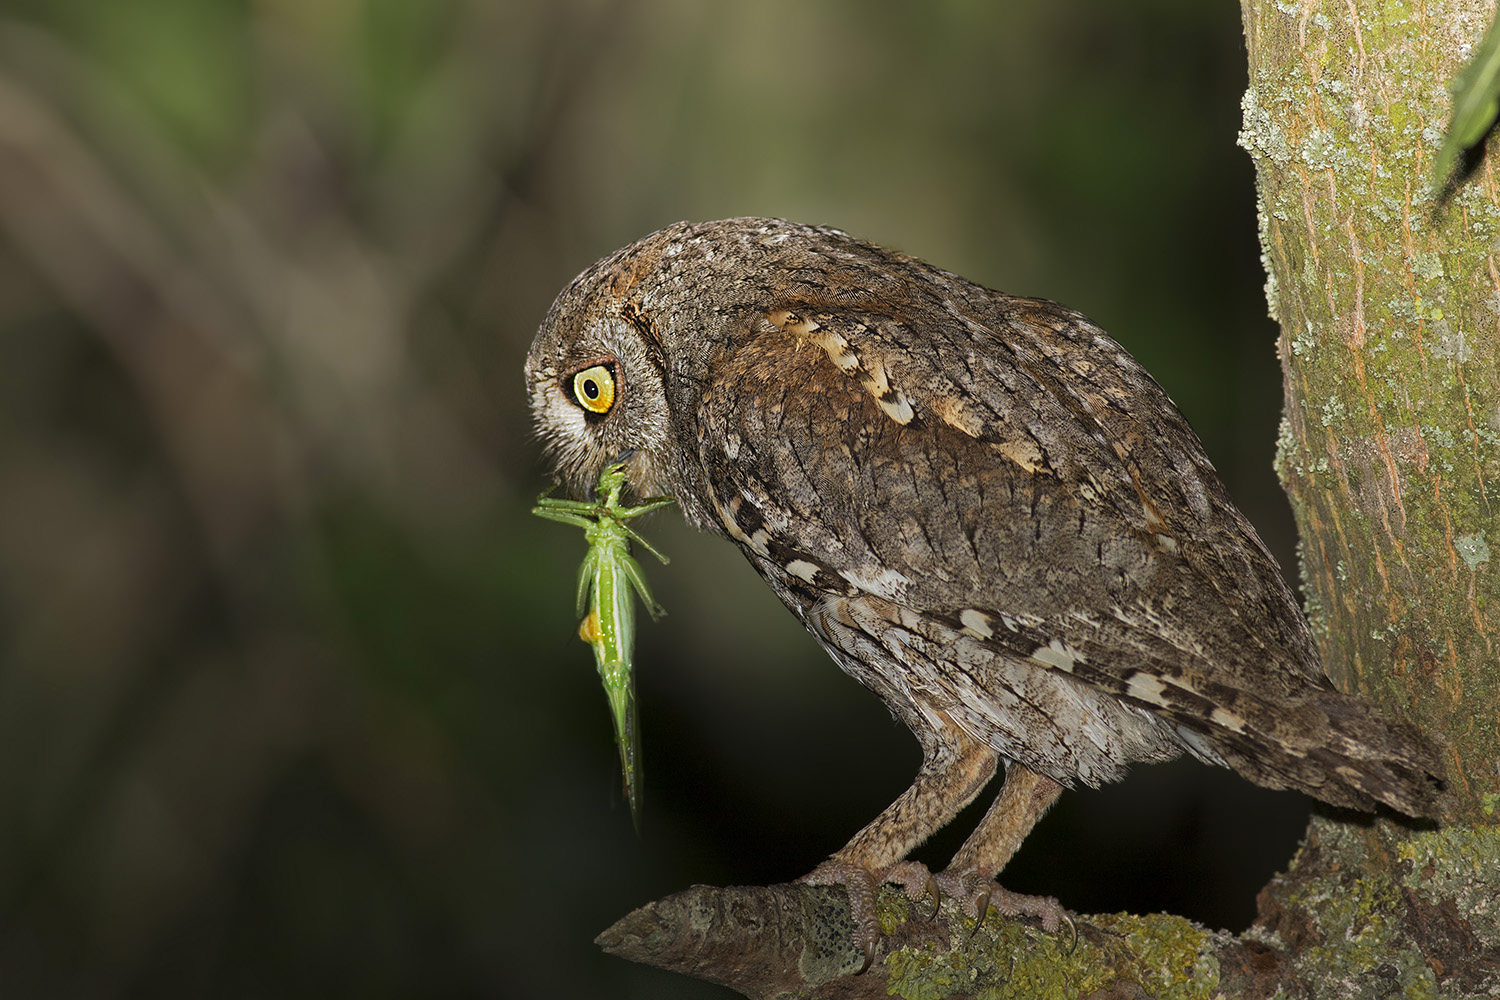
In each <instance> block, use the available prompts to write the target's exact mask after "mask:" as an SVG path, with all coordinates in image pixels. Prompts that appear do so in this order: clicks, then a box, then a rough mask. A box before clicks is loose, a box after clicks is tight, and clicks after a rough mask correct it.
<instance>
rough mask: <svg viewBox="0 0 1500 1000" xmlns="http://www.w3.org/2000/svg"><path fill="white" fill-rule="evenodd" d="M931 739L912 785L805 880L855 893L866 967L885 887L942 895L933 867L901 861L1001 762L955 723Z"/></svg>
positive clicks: (856, 920)
mask: <svg viewBox="0 0 1500 1000" xmlns="http://www.w3.org/2000/svg"><path fill="white" fill-rule="evenodd" d="M945 721H946V720H945ZM924 742H926V747H925V750H926V755H925V757H924V759H923V761H922V768H921V770H919V771H918V772H917V777H916V780H914V781H913V782H912V784H911V787H910V788H908V789H907V790H906V791H904V792H902V793H901V795H900V796H898V797H897V799H896V801H894V802H892V803H891V804H890V805H889V806H887V807H886V809H885V811H884V812H882V813H881V814H880V815H879V816H877V817H875V819H874V820H872V821H871V822H870V823H869V825H867V826H866V827H865V828H864V829H863V830H860V831H859V832H858V833H856V834H855V835H854V838H853V839H852V840H850V841H849V843H847V844H845V845H844V847H843V848H842V849H841V850H839V851H838V852H837V853H835V854H834V855H833V856H832V857H831V858H829V859H828V860H827V861H825V862H823V863H822V864H821V865H819V866H818V867H817V868H815V869H813V870H812V872H810V873H809V874H807V875H806V876H804V877H803V878H802V879H801V880H800V881H802V882H806V883H808V884H810V885H841V886H844V887H845V888H846V889H847V890H848V892H849V908H850V915H851V916H852V917H853V918H854V923H855V926H856V927H857V928H858V930H857V932H856V934H855V944H856V945H859V946H862V947H863V949H864V952H865V964H864V965H863V966H862V967H861V968H860V972H863V971H864V970H865V969H867V968H869V967H870V963H871V962H872V961H873V960H874V957H875V945H876V943H877V941H878V940H879V937H880V927H879V924H878V923H877V922H876V919H875V896H876V894H877V893H878V892H879V890H880V886H881V885H882V884H883V883H885V882H899V883H900V884H901V885H902V886H903V887H904V888H905V889H906V894H907V895H908V896H909V897H911V898H912V899H914V900H915V899H919V898H921V897H922V895H923V894H925V893H927V892H931V893H932V895H933V897H934V898H936V897H937V893H938V886H937V884H936V883H935V882H933V877H932V875H931V874H930V873H929V872H928V871H927V868H926V866H924V865H922V864H921V863H919V862H916V861H903V860H902V859H903V858H905V857H906V855H907V853H908V852H910V851H911V850H912V849H913V848H915V847H916V846H917V845H919V844H921V843H922V842H923V841H924V840H926V839H927V838H928V837H930V836H932V834H934V833H936V832H937V831H938V830H940V829H942V827H943V826H944V824H946V823H947V822H948V821H949V820H951V819H953V817H954V816H956V815H958V813H959V811H960V810H961V809H963V807H964V806H966V805H968V804H969V803H970V802H972V801H973V800H974V797H975V796H976V795H978V794H979V793H980V791H982V790H983V788H984V786H985V785H986V784H987V783H988V782H989V780H990V779H991V778H993V777H994V776H995V770H996V768H997V767H998V765H999V757H998V756H997V755H996V753H995V751H994V750H992V749H991V748H990V747H988V746H985V745H984V744H981V743H976V742H975V741H973V740H971V739H969V738H968V737H967V736H965V735H964V734H963V733H962V732H961V731H960V730H959V729H958V727H957V726H952V725H950V726H949V727H947V728H946V729H945V731H943V732H942V733H941V735H940V736H939V735H938V734H937V733H936V732H933V733H932V734H931V736H930V738H929V739H928V740H927V741H924Z"/></svg>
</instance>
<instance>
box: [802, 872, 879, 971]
mask: <svg viewBox="0 0 1500 1000" xmlns="http://www.w3.org/2000/svg"><path fill="white" fill-rule="evenodd" d="M882 874H883V873H880V872H872V871H870V869H868V868H862V867H860V866H859V865H855V864H850V863H849V862H847V861H837V860H834V859H829V860H828V861H825V862H823V863H822V864H820V865H819V866H818V867H816V868H814V869H813V870H812V871H810V872H808V873H807V874H806V875H804V876H802V877H801V878H800V879H798V880H797V881H799V882H801V883H803V884H805V885H841V886H843V887H844V890H845V891H846V892H847V893H848V894H849V916H850V918H851V919H853V921H854V947H855V948H857V949H860V950H862V951H863V952H864V953H865V961H864V964H863V965H861V966H860V967H859V971H857V972H856V973H855V975H856V976H858V975H862V974H864V973H865V972H866V971H867V970H868V969H869V968H870V966H871V965H873V964H874V963H875V948H876V945H877V944H878V943H879V941H880V921H879V920H878V919H877V918H876V916H875V896H876V894H877V893H879V892H880V885H881V882H882V881H883V880H882V878H881V875H882Z"/></svg>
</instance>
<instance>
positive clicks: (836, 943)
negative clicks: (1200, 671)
mask: <svg viewBox="0 0 1500 1000" xmlns="http://www.w3.org/2000/svg"><path fill="white" fill-rule="evenodd" d="M1357 8H1362V9H1357ZM1493 12H1494V9H1493V4H1492V3H1491V2H1488V0H1363V2H1361V3H1358V4H1356V2H1355V0H1343V2H1333V0H1302V2H1287V0H1243V13H1244V21H1245V34H1246V39H1247V44H1248V50H1249V59H1250V87H1249V89H1248V91H1247V92H1246V94H1245V100H1244V111H1245V129H1244V133H1243V135H1242V138H1241V142H1242V144H1243V145H1244V146H1245V148H1246V149H1247V150H1248V151H1249V152H1250V155H1251V156H1252V158H1253V159H1254V161H1255V166H1256V173H1257V178H1258V182H1257V183H1258V189H1259V196H1260V225H1261V245H1262V248H1263V251H1264V258H1265V263H1266V269H1267V271H1268V274H1269V280H1268V282H1267V297H1268V300H1269V303H1270V307H1271V310H1272V313H1273V315H1274V316H1275V317H1276V318H1277V319H1278V320H1279V322H1280V323H1281V330H1282V332H1281V339H1280V343H1279V349H1280V353H1281V359H1282V365H1283V370H1284V372H1285V390H1286V410H1285V416H1284V419H1283V423H1282V430H1281V436H1280V443H1279V450H1278V454H1279V459H1278V461H1279V467H1280V471H1281V476H1282V480H1283V482H1284V483H1285V485H1286V488H1287V491H1288V493H1289V494H1290V495H1291V498H1292V505H1293V508H1294V510H1295V513H1296V517H1297V522H1298V526H1299V528H1300V531H1301V538H1302V544H1301V554H1302V573H1303V578H1304V581H1305V587H1306V598H1307V604H1308V614H1309V617H1310V619H1311V620H1312V623H1313V627H1314V631H1315V633H1316V634H1317V636H1318V639H1319V643H1320V645H1321V648H1322V653H1323V659H1324V663H1325V665H1326V666H1327V669H1328V671H1329V674H1330V676H1332V677H1333V679H1334V680H1335V681H1336V682H1337V683H1339V684H1340V685H1341V686H1343V687H1344V688H1345V689H1348V690H1358V691H1361V692H1363V693H1364V694H1366V695H1367V696H1368V697H1370V698H1372V699H1374V700H1375V701H1376V702H1378V703H1379V704H1380V705H1382V706H1383V707H1384V709H1385V710H1386V712H1387V713H1389V714H1391V715H1393V716H1399V717H1404V718H1408V719H1410V720H1412V721H1414V722H1416V723H1417V724H1419V725H1420V726H1422V727H1423V728H1424V729H1425V730H1426V731H1427V732H1429V733H1431V734H1432V735H1433V736H1434V737H1435V738H1437V739H1438V740H1440V741H1442V742H1443V743H1445V744H1446V746H1447V754H1446V762H1447V766H1448V789H1449V792H1448V796H1447V801H1446V809H1447V816H1446V819H1445V822H1444V823H1443V824H1442V825H1440V826H1429V827H1427V828H1418V829H1413V828H1411V827H1408V826H1403V825H1400V824H1398V823H1395V822H1391V821H1387V820H1383V819H1382V820H1375V821H1373V822H1372V821H1370V820H1369V819H1367V818H1361V817H1337V818H1332V817H1328V816H1320V817H1318V818H1316V819H1314V821H1313V823H1312V826H1311V827H1310V828H1309V830H1308V835H1307V840H1306V842H1305V843H1304V845H1303V848H1302V850H1301V851H1300V852H1299V854H1298V856H1297V858H1296V859H1295V861H1294V862H1293V865H1292V868H1291V870H1290V871H1289V872H1288V873H1286V874H1285V875H1282V876H1280V877H1278V878H1277V879H1275V880H1274V881H1273V882H1272V883H1271V885H1269V886H1267V887H1266V889H1265V890H1264V891H1263V892H1262V893H1261V897H1260V907H1261V915H1260V920H1259V921H1258V922H1257V924H1256V925H1255V926H1254V927H1252V928H1251V929H1250V930H1249V931H1247V932H1246V933H1245V934H1244V935H1242V936H1240V937H1239V938H1235V937H1233V936H1230V935H1227V934H1213V933H1209V932H1206V931H1204V930H1203V929H1202V928H1200V927H1196V926H1194V925H1192V924H1190V923H1189V922H1188V921H1185V920H1181V919H1179V918H1174V917H1163V916H1159V917H1144V918H1143V917H1131V916H1113V917H1086V918H1081V919H1080V923H1079V936H1078V941H1077V943H1076V946H1073V947H1071V948H1070V947H1069V943H1068V941H1067V940H1065V939H1064V940H1058V939H1055V938H1053V937H1051V936H1048V935H1042V934H1040V933H1038V932H1035V931H1032V930H1029V929H1028V928H1026V927H1025V926H1023V925H1020V924H1015V923H1009V922H1006V921H1002V920H998V919H996V918H994V917H991V918H990V919H989V921H987V922H986V923H985V924H984V925H983V926H982V928H981V929H980V930H979V931H978V932H977V933H974V932H973V922H972V921H968V920H966V919H965V918H963V917H962V916H961V915H960V914H959V913H957V911H956V908H954V907H953V906H952V904H951V903H949V904H945V906H944V908H943V911H942V913H941V914H940V915H939V917H938V919H937V920H936V921H928V920H926V919H925V918H923V917H922V916H921V915H919V914H916V913H914V912H913V908H912V907H909V906H908V905H907V904H906V903H905V901H904V899H903V898H901V897H900V896H899V894H890V893H888V894H887V895H885V896H883V897H882V929H883V930H886V931H888V932H889V934H888V937H887V938H886V939H885V940H884V941H883V945H882V947H883V951H884V954H883V955H882V957H881V959H880V960H879V961H877V964H876V965H875V966H874V967H873V968H872V969H870V971H868V972H867V973H865V974H864V975H863V976H853V975H851V973H853V972H854V970H855V969H856V968H857V967H858V964H859V959H860V956H858V955H855V954H854V953H853V950H852V948H851V947H849V945H848V942H849V938H850V934H849V932H850V929H851V928H850V927H849V926H848V923H847V911H846V909H845V902H844V898H843V896H842V895H841V894H840V893H838V892H833V891H830V890H825V889H812V888H807V887H801V886H777V887H771V888H766V889H726V890H718V889H709V888H706V887H697V888H694V889H692V890H689V891H688V892H685V893H680V894H678V895H677V896H673V897H670V898H668V899H665V900H662V901H660V902H659V903H655V904H651V905H650V906H648V907H645V908H643V909H642V910H638V911H637V912H636V913H634V914H631V915H630V916H629V917H626V918H625V919H624V920H622V921H620V922H619V923H618V924H616V925H615V926H614V927H612V928H610V930H609V931H606V932H605V934H604V935H603V936H601V938H600V943H601V944H603V945H604V946H605V947H606V948H607V949H609V950H611V951H614V952H616V953H618V954H622V955H624V956H626V957H631V958H634V959H636V960H639V961H650V962H652V963H653V964H658V965H662V966H663V967H666V968H675V969H678V970H679V971H683V972H687V973H689V974H693V975H698V976H701V977H703V978H707V979H711V980H714V981H716V982H722V983H725V984H726V985H729V986H731V987H733V988H736V989H739V990H740V991H741V992H744V993H745V994H746V995H748V996H755V997H771V996H791V995H802V996H823V997H854V996H885V995H887V991H890V992H893V993H896V994H898V995H906V996H918V995H920V996H924V997H926V996H931V997H941V996H958V995H965V996H968V995H984V996H1009V995H1031V996H1051V995H1059V996H1094V997H1099V998H1103V997H1132V996H1146V995H1161V994H1163V993H1171V994H1172V995H1173V996H1197V995H1202V996H1214V995H1225V996H1232V997H1239V996H1246V997H1269V996H1272V995H1273V994H1275V993H1276V992H1277V991H1278V990H1279V991H1281V993H1282V994H1283V995H1286V996H1295V997H1339V998H1343V997H1357V996H1385V995H1387V994H1390V993H1396V992H1399V993H1401V994H1402V995H1406V996H1438V995H1440V996H1483V995H1494V994H1495V993H1497V992H1500V904H1496V902H1495V901H1496V899H1497V898H1500V828H1497V827H1496V825H1495V824H1496V822H1497V816H1496V811H1497V806H1500V658H1497V653H1496V639H1497V637H1500V566H1497V563H1500V555H1497V556H1496V557H1492V555H1491V546H1492V545H1494V546H1496V549H1497V552H1500V531H1497V521H1496V510H1497V509H1500V262H1497V255H1500V183H1497V179H1496V177H1495V170H1494V165H1493V162H1492V160H1491V159H1490V158H1488V157H1485V158H1482V159H1480V160H1479V161H1478V162H1477V164H1472V166H1473V169H1472V170H1471V172H1470V174H1469V175H1468V176H1467V177H1466V178H1465V179H1464V181H1463V182H1462V183H1461V184H1460V185H1459V186H1458V187H1457V188H1456V189H1455V190H1454V191H1453V192H1452V194H1451V196H1450V197H1449V198H1448V199H1447V200H1446V201H1444V202H1443V203H1441V204H1440V203H1439V202H1438V201H1437V200H1436V198H1435V197H1434V196H1433V194H1432V181H1431V174H1432V169H1433V161H1434V159H1435V157H1436V155H1437V150H1438V146H1439V144H1440V143H1441V140H1442V136H1443V133H1444V131H1445V128H1446V125H1447V116H1448V113H1449V108H1450V101H1449V96H1448V91H1447V87H1446V84H1447V81H1449V80H1451V79H1452V78H1453V76H1454V75H1455V74H1456V73H1457V71H1458V70H1459V68H1460V67H1461V66H1462V65H1463V63H1464V61H1465V60H1466V58H1467V56H1468V54H1469V52H1470V49H1471V47H1477V45H1478V43H1479V40H1480V38H1481V37H1482V36H1483V34H1484V31H1485V29H1486V28H1487V27H1488V25H1489V23H1490V20H1491V18H1492V16H1493Z"/></svg>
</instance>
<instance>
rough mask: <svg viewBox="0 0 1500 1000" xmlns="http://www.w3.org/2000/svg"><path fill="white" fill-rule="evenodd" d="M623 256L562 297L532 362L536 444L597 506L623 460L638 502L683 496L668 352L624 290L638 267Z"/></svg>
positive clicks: (572, 488) (577, 492)
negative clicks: (600, 482)
mask: <svg viewBox="0 0 1500 1000" xmlns="http://www.w3.org/2000/svg"><path fill="white" fill-rule="evenodd" d="M628 249H630V248H627V250H628ZM624 254H625V251H621V252H620V253H617V254H615V255H613V256H612V257H608V258H606V259H604V260H602V261H600V262H599V263H597V264H595V265H594V266H593V267H592V268H590V269H589V270H587V271H585V272H584V273H583V274H581V275H579V276H578V278H576V279H575V280H574V281H573V283H572V284H571V285H569V286H568V287H567V288H566V289H564V290H563V292H562V294H561V295H559V296H558V297H557V301H555V302H554V303H553V304H552V308H551V309H550V310H549V311H548V313H547V318H546V319H545V320H543V321H542V325H541V329H540V330H539V331H538V332H537V336H536V340H535V341H534V342H533V343H532V345H531V351H530V353H529V354H528V355H527V357H526V385H527V390H528V393H529V395H530V400H531V413H532V418H533V420H534V421H535V425H536V431H537V436H538V437H539V438H540V439H541V440H542V442H543V444H544V445H545V446H546V448H547V452H548V454H549V457H550V458H551V459H552V461H553V464H554V466H555V468H556V470H557V474H558V476H559V477H560V478H561V479H562V481H563V484H564V486H565V487H566V489H567V490H568V492H569V493H570V494H571V495H572V496H574V497H577V498H580V499H584V498H591V497H592V490H593V487H594V484H595V482H596V481H597V479H598V478H599V473H600V471H602V470H603V468H604V467H605V466H606V465H609V464H611V463H613V462H616V461H619V460H620V459H621V458H622V457H624V458H625V460H626V463H627V469H628V472H629V482H630V486H631V488H632V490H633V491H634V493H635V494H636V495H637V496H638V497H647V496H656V495H663V494H671V493H672V492H673V491H674V487H675V482H674V476H673V470H675V468H676V467H677V464H678V463H677V462H676V460H675V457H674V456H675V455H676V452H677V448H676V446H675V437H674V435H673V431H672V427H671V417H670V413H669V411H668V403H667V399H666V394H665V392H664V391H663V379H664V372H665V365H666V359H665V357H664V355H663V350H664V348H663V345H662V344H661V343H660V342H658V340H657V339H655V338H656V335H655V333H654V331H653V329H652V327H651V326H650V324H648V323H646V322H645V321H644V319H643V318H642V316H641V315H640V314H639V312H638V306H637V305H636V304H635V302H636V300H635V299H634V298H633V297H632V296H630V295H629V294H627V293H626V290H625V288H624V287H622V286H623V285H628V284H631V283H633V282H630V281H629V280H628V278H627V275H625V274H623V273H622V272H621V267H622V265H627V266H628V264H629V263H630V261H629V260H628V259H623V260H622V258H623V257H624ZM636 276H637V277H638V272H637V275H636Z"/></svg>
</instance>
